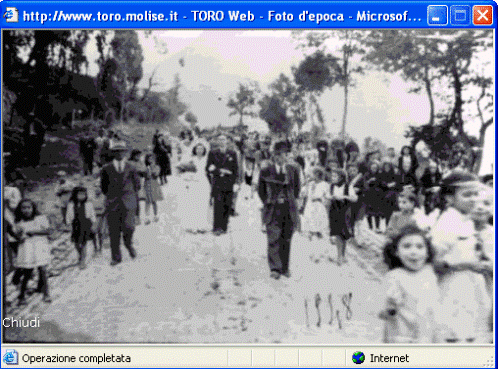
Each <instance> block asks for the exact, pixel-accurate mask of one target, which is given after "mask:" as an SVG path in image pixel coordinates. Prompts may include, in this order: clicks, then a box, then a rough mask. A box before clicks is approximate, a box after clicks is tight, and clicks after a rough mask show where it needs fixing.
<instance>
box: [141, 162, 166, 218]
mask: <svg viewBox="0 0 498 369" xmlns="http://www.w3.org/2000/svg"><path fill="white" fill-rule="evenodd" d="M159 173H160V169H159V167H158V166H157V165H156V163H155V161H154V156H153V155H152V154H147V155H146V156H145V176H144V191H145V216H146V217H147V219H146V220H145V225H148V224H150V219H149V214H150V206H151V205H152V209H153V211H154V222H157V221H159V218H158V216H157V202H158V201H161V200H163V194H162V192H161V187H160V186H159V182H158V178H159Z"/></svg>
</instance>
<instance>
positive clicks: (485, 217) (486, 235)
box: [471, 184, 495, 343]
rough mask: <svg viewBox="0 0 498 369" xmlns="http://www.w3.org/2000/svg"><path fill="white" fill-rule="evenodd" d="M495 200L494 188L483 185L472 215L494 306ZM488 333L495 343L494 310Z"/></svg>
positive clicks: (490, 316) (481, 264)
mask: <svg viewBox="0 0 498 369" xmlns="http://www.w3.org/2000/svg"><path fill="white" fill-rule="evenodd" d="M493 198H494V194H493V188H492V187H489V186H486V185H484V184H482V185H481V187H480V188H479V195H478V197H477V199H476V203H475V206H474V209H473V211H472V214H471V216H472V220H473V221H474V224H475V227H476V231H477V237H478V240H479V243H480V245H481V248H480V249H478V258H479V260H480V266H481V268H482V273H483V276H484V279H485V281H486V288H487V292H488V295H489V298H490V300H491V303H492V305H493V292H494V282H493V274H494V270H493V266H494V260H495V230H494V227H493V226H492V225H491V224H489V219H490V217H492V216H493ZM488 333H489V335H488V336H489V339H488V341H490V342H491V343H493V308H491V310H490V314H489V320H488Z"/></svg>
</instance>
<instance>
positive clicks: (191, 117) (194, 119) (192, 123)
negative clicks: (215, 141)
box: [185, 111, 197, 129]
mask: <svg viewBox="0 0 498 369" xmlns="http://www.w3.org/2000/svg"><path fill="white" fill-rule="evenodd" d="M185 121H186V122H187V123H188V124H190V127H191V128H192V129H193V128H194V127H195V125H196V124H197V117H196V116H195V114H194V113H192V112H191V111H188V112H187V113H186V114H185Z"/></svg>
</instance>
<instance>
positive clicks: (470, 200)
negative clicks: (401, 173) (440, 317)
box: [431, 171, 491, 343]
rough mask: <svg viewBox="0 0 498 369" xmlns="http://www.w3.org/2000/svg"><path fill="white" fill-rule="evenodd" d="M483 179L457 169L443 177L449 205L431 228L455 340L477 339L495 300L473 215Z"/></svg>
mask: <svg viewBox="0 0 498 369" xmlns="http://www.w3.org/2000/svg"><path fill="white" fill-rule="evenodd" d="M479 185H480V183H479V182H478V180H477V177H476V176H474V175H473V174H471V173H468V172H462V171H453V172H451V173H449V174H448V175H447V176H446V177H445V178H443V180H442V185H441V195H442V196H443V199H444V201H445V208H444V210H443V212H442V213H441V216H440V217H439V219H438V220H437V222H436V224H435V225H434V227H433V228H432V230H431V239H432V244H433V245H434V250H435V266H436V267H437V269H436V270H437V271H438V272H439V274H440V278H439V286H440V289H441V294H442V304H443V309H444V310H445V315H444V317H445V321H444V324H445V325H446V328H447V329H446V330H447V332H446V333H445V337H444V339H445V340H446V342H451V343H457V342H460V343H477V342H480V340H481V339H483V338H484V333H485V332H486V331H487V319H488V316H489V309H490V308H491V301H490V300H489V295H488V294H487V292H486V287H485V281H484V277H483V276H482V274H480V272H481V269H482V268H481V267H480V265H479V264H480V261H479V258H478V251H477V249H478V245H479V240H478V239H477V237H476V229H475V226H474V222H473V221H472V219H471V218H470V215H471V213H472V211H473V209H474V206H475V200H476V198H477V194H478V188H479Z"/></svg>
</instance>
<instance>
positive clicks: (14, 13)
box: [3, 7, 19, 23]
mask: <svg viewBox="0 0 498 369" xmlns="http://www.w3.org/2000/svg"><path fill="white" fill-rule="evenodd" d="M3 17H4V18H5V21H6V22H7V23H17V22H19V11H18V10H17V8H14V7H7V8H5V13H3Z"/></svg>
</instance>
